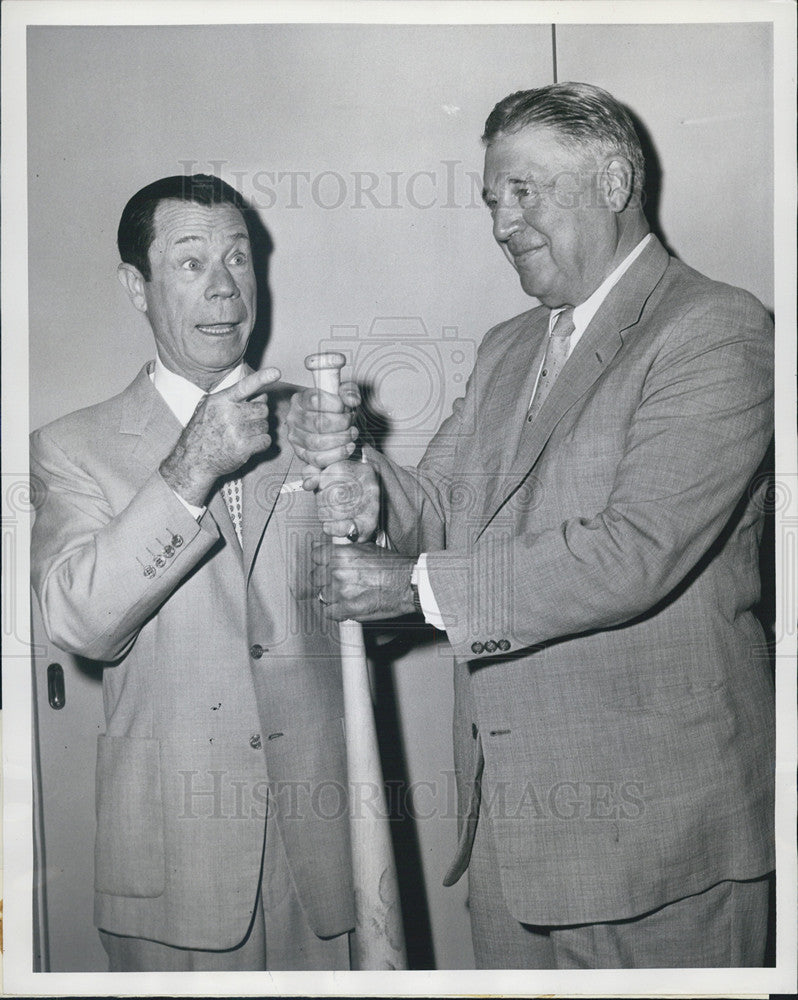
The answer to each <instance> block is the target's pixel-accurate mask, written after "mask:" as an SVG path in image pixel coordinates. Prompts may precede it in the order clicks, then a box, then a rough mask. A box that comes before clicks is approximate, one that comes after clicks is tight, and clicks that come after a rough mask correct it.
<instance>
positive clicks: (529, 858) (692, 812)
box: [289, 83, 774, 969]
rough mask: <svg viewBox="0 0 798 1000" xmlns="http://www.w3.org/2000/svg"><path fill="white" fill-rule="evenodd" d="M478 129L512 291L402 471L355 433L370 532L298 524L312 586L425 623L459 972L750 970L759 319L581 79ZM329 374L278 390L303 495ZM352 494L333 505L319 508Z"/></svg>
mask: <svg viewBox="0 0 798 1000" xmlns="http://www.w3.org/2000/svg"><path fill="white" fill-rule="evenodd" d="M483 139H484V142H485V147H486V149H485V171H484V191H483V196H484V201H485V204H486V206H487V207H488V209H489V211H490V214H491V218H492V223H493V234H494V237H495V238H496V241H497V242H498V243H499V246H500V247H501V249H502V251H503V252H504V254H505V256H506V257H507V259H508V260H509V261H510V263H511V264H512V266H513V267H514V268H515V269H516V271H517V272H518V276H519V279H520V281H521V285H522V287H523V289H524V290H525V291H526V292H527V293H528V294H529V295H530V296H533V297H534V298H535V299H536V300H537V301H538V303H539V304H538V305H536V306H535V307H534V308H532V309H531V310H529V311H528V312H525V313H523V314H522V315H520V316H516V317H515V318H513V319H510V320H508V321H506V322H503V323H500V324H499V325H498V326H496V327H494V328H493V329H492V330H490V331H489V332H488V333H487V334H486V335H485V337H484V339H483V341H482V344H481V347H480V349H479V353H478V357H477V360H476V364H475V367H474V370H473V372H472V374H471V377H470V380H469V382H468V385H467V388H466V391H465V395H464V397H463V398H462V399H460V400H458V401H457V402H456V403H455V405H454V408H453V412H452V414H451V415H450V416H449V417H448V419H447V420H446V421H445V422H444V423H443V425H442V426H441V428H440V429H439V431H438V433H437V434H436V435H435V437H434V438H433V440H432V442H431V443H430V445H429V447H428V449H427V452H426V454H425V456H424V458H423V459H422V461H421V462H420V464H419V466H418V467H417V468H415V469H407V468H400V467H398V466H397V465H396V464H394V463H393V462H391V461H389V460H388V459H387V458H386V457H385V456H383V455H382V454H380V453H379V452H378V451H377V450H375V449H374V448H371V447H368V446H365V447H364V449H363V451H364V454H365V457H366V458H367V460H368V463H369V466H370V467H371V468H372V469H373V470H374V471H375V472H376V475H377V476H378V478H379V480H380V482H381V486H382V490H383V503H384V510H383V513H382V522H381V527H382V528H383V529H384V530H385V532H386V534H387V535H388V537H389V539H390V542H391V548H390V549H389V550H385V549H383V548H379V547H377V546H375V545H373V544H371V543H368V542H362V543H361V544H356V545H351V546H332V545H329V544H326V543H324V544H322V545H320V546H319V547H318V548H317V549H316V551H315V554H314V559H315V578H314V584H315V585H316V586H318V588H319V589H320V596H321V598H322V599H323V602H324V604H325V613H326V614H327V615H328V616H329V617H331V618H333V619H338V620H343V619H347V618H356V619H359V620H361V621H369V620H377V619H383V618H388V617H392V616H396V615H401V614H405V613H408V612H412V611H413V609H414V608H416V609H418V610H419V611H421V612H422V613H423V615H424V616H425V618H426V619H427V621H428V622H429V623H431V624H432V625H434V626H436V627H437V628H440V629H444V630H445V631H446V635H447V637H448V640H449V642H450V644H451V647H452V650H453V653H454V660H455V664H454V682H455V719H454V743H455V763H456V771H457V779H458V793H459V804H460V837H459V843H458V846H457V850H456V852H455V856H454V858H453V860H452V863H451V866H450V868H449V871H448V872H447V873H446V877H445V881H446V883H447V884H450V883H452V882H454V881H455V880H456V879H458V878H459V877H460V876H461V875H462V874H463V873H464V872H465V871H466V870H468V877H469V889H470V914H471V921H472V932H473V939H474V948H475V954H476V959H477V964H478V965H479V966H480V967H486V968H558V969H560V968H562V969H565V968H631V967H636V968H656V967H700V966H704V967H713V966H714V967H718V966H726V967H728V966H755V965H761V964H762V962H763V958H764V949H765V941H766V932H767V910H768V886H769V880H768V873H769V872H770V871H771V869H772V868H773V864H774V856H773V774H774V767H773V761H774V745H773V730H774V726H773V688H772V678H771V673H770V670H769V667H768V662H767V658H766V657H764V656H763V655H762V650H763V648H764V645H765V643H764V636H763V633H762V630H761V628H760V625H759V623H758V621H757V619H756V618H755V616H754V612H753V608H754V606H755V605H756V603H757V601H758V599H759V593H760V582H759V571H758V546H759V541H760V538H761V533H762V522H763V517H762V511H763V504H762V497H761V495H760V494H761V490H762V488H763V482H762V480H761V478H760V479H756V473H757V470H758V468H759V466H760V463H761V462H762V460H763V457H764V455H765V453H766V450H767V448H768V444H769V441H770V438H771V435H772V421H773V412H772V352H773V344H772V324H771V321H770V318H769V316H768V314H767V313H766V311H765V309H764V308H763V307H762V305H761V304H760V303H759V302H758V301H757V300H756V299H754V298H753V297H752V296H751V295H750V294H748V293H747V292H745V291H742V290H741V289H739V288H733V287H730V286H728V285H724V284H721V283H719V282H716V281H712V280H710V279H709V278H707V277H705V276H703V275H701V274H699V273H697V272H696V271H694V270H692V269H691V268H690V267H688V266H687V265H686V264H683V263H682V262H681V261H679V260H677V259H676V258H674V257H672V256H670V255H669V253H668V251H667V250H666V249H665V247H664V246H663V245H662V244H661V243H660V241H659V240H658V239H657V238H656V236H655V235H654V234H653V233H651V231H650V228H649V224H648V221H647V219H646V216H645V214H644V211H643V204H642V190H643V156H642V152H641V148H640V142H639V139H638V136H637V134H636V133H635V129H634V126H633V124H632V121H631V119H630V117H629V115H628V113H627V112H626V111H625V109H624V108H623V107H622V106H621V105H620V104H619V103H618V101H616V100H615V99H614V98H613V97H612V96H611V95H610V94H608V93H606V92H605V91H603V90H600V89H599V88H597V87H593V86H590V85H587V84H577V83H561V84H555V85H552V86H548V87H542V88H540V89H538V90H530V91H523V92H520V93H516V94H512V95H510V96H509V97H507V98H505V99H504V100H502V101H501V102H500V103H499V104H497V105H496V107H495V108H494V110H493V111H492V113H491V114H490V116H489V118H488V120H487V123H486V128H485V134H484V137H483ZM355 374H357V373H355ZM352 390H353V387H352V385H351V384H350V385H348V386H344V388H343V390H342V392H341V394H340V398H339V397H335V396H333V395H325V394H323V393H317V392H310V391H308V392H304V393H301V394H299V395H298V396H296V397H294V400H293V402H292V410H291V414H290V415H289V425H290V427H291V431H290V437H291V440H292V442H293V444H294V447H295V449H296V450H297V453H298V455H299V457H300V458H301V459H302V460H303V461H304V462H305V463H306V485H307V486H309V487H314V486H316V485H317V483H318V481H319V475H318V471H317V470H318V469H321V468H322V467H324V466H327V465H329V464H330V463H332V462H339V461H340V460H341V459H343V458H344V457H345V448H346V445H347V443H348V442H349V441H350V439H351V435H352V423H353V420H354V417H353V413H352V409H351V407H350V406H349V405H347V404H349V403H351V400H352V398H353V396H352ZM348 464H350V463H348ZM351 466H352V470H351V472H350V473H349V474H351V475H359V476H361V477H363V476H367V475H368V474H369V473H368V472H367V471H366V472H364V471H363V470H364V469H368V468H369V466H360V465H356V464H355V463H351ZM342 469H343V471H342ZM345 472H346V467H342V466H341V465H340V464H338V465H336V467H335V469H334V470H328V469H325V471H324V473H323V474H322V475H323V477H324V478H323V480H322V486H325V484H326V482H327V481H328V480H329V479H330V477H331V476H334V475H336V474H337V475H341V474H344V473H345ZM752 483H753V484H756V483H759V486H758V487H757V486H756V485H752ZM363 496H364V497H365V496H368V493H367V492H366V491H364V493H363ZM364 503H365V501H364ZM369 503H373V502H372V501H369ZM352 513H353V511H352V508H351V507H350V508H348V509H347V510H340V511H337V510H336V509H335V507H334V504H333V505H332V506H331V507H330V511H329V513H328V515H327V519H328V521H329V527H330V530H331V531H338V530H340V531H341V532H343V530H344V528H345V525H346V517H351V516H352ZM336 522H337V523H336Z"/></svg>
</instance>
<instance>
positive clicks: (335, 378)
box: [305, 351, 349, 545]
mask: <svg viewBox="0 0 798 1000" xmlns="http://www.w3.org/2000/svg"><path fill="white" fill-rule="evenodd" d="M345 364H346V358H345V356H344V355H343V354H339V353H338V351H327V352H326V353H323V354H309V355H308V356H307V357H306V358H305V368H307V370H308V371H309V372H313V384H314V385H315V387H316V388H317V389H321V390H322V392H329V393H330V394H331V395H333V396H337V395H338V387H339V386H340V384H341V369H342V368H343V367H344V365H345ZM333 545H349V539H348V538H340V537H338V536H335V537H334V538H333Z"/></svg>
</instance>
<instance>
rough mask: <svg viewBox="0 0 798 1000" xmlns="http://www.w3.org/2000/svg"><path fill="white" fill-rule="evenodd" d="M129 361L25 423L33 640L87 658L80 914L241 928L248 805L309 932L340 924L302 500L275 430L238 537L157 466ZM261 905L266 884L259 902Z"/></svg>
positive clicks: (341, 824) (245, 919)
mask: <svg viewBox="0 0 798 1000" xmlns="http://www.w3.org/2000/svg"><path fill="white" fill-rule="evenodd" d="M148 368H149V366H145V368H144V369H142V371H141V372H140V373H139V375H138V377H137V378H136V379H135V380H134V382H133V383H132V384H131V385H130V386H129V387H128V388H127V389H125V390H124V392H122V393H121V394H120V395H118V396H116V397H114V398H113V399H110V400H108V401H107V402H104V403H100V404H99V405H97V406H92V407H89V408H87V409H84V410H80V411H78V412H76V413H72V414H70V415H69V416H67V417H64V418H62V419H60V420H57V421H55V422H54V423H52V424H50V425H48V426H47V427H44V428H42V429H41V430H39V431H36V432H35V433H34V434H33V435H32V458H31V469H32V474H33V475H34V476H38V477H40V479H41V481H42V483H43V485H44V487H45V490H44V501H43V503H42V505H41V506H40V508H39V509H38V511H37V515H36V521H35V524H34V527H33V533H32V576H33V584H34V588H35V591H36V593H37V595H38V597H39V600H40V602H41V607H42V613H43V617H44V622H45V626H46V629H47V632H48V635H49V636H50V638H51V639H52V641H53V642H54V643H55V644H56V645H58V646H60V647H61V648H62V649H65V650H69V651H71V652H74V653H78V654H81V655H83V656H86V657H90V658H92V659H94V660H100V661H102V662H103V663H104V664H105V669H104V670H103V698H104V704H105V715H106V722H107V727H106V733H105V734H104V735H103V736H101V737H100V738H99V747H98V760H97V839H96V851H95V862H96V863H95V890H96V895H95V922H96V923H97V925H98V926H99V927H102V928H103V929H105V930H107V931H111V932H114V933H117V934H126V935H133V936H136V937H145V938H151V939H154V940H158V941H163V942H166V943H167V944H171V945H177V946H182V947H191V948H229V947H233V946H235V945H237V944H238V943H240V941H241V940H242V939H243V938H244V936H245V934H246V932H247V929H248V927H249V923H250V919H251V917H252V913H253V908H254V905H255V901H256V894H257V890H258V884H259V872H260V866H261V858H262V852H263V846H264V831H265V816H266V810H267V803H268V810H269V815H270V817H271V816H272V814H273V810H274V815H275V816H276V820H277V822H278V824H279V827H280V830H281V834H282V839H283V842H284V844H285V849H286V853H287V856H288V861H289V865H290V868H291V872H292V876H293V880H294V883H295V886H296V890H297V892H298V895H299V899H300V901H301V903H302V906H303V908H304V910H305V913H306V915H307V918H308V921H309V923H310V925H311V926H312V928H313V930H314V931H315V932H316V933H317V934H319V935H320V936H332V935H335V934H339V933H341V932H343V931H346V930H348V929H350V928H351V927H352V925H353V923H354V919H353V902H352V887H351V874H350V861H349V839H348V838H349V833H348V825H347V799H346V795H347V793H346V764H345V753H344V742H343V704H342V693H341V674H340V660H339V655H338V648H337V642H338V637H337V632H336V631H335V630H333V629H331V627H330V626H329V625H325V624H324V623H323V619H322V617H321V615H320V614H319V605H318V601H317V600H316V595H315V594H312V593H310V592H309V579H310V573H309V546H310V541H311V539H312V538H313V537H314V536H315V535H316V534H317V533H318V531H319V529H318V526H317V523H316V522H317V518H316V514H315V509H314V507H315V501H314V498H313V496H312V495H311V494H309V493H305V492H304V491H303V490H301V489H298V490H294V491H290V492H287V491H286V484H287V483H289V482H291V481H292V474H293V479H294V480H296V479H297V478H298V477H299V475H300V469H299V466H298V465H297V464H296V463H295V462H294V460H293V453H292V450H291V448H290V446H289V445H288V443H287V442H286V441H284V440H283V436H282V422H281V416H282V413H283V411H284V407H285V406H286V405H287V402H288V398H289V396H290V392H291V391H292V389H291V387H288V386H285V385H282V386H276V387H274V388H272V389H271V390H270V392H269V401H270V407H271V412H272V414H273V415H274V417H275V419H274V420H273V424H274V426H273V428H272V437H273V442H274V443H273V445H272V446H271V447H270V449H269V451H268V452H267V453H265V454H262V455H259V456H255V457H254V459H253V460H251V461H250V463H249V464H248V466H247V467H246V469H245V470H244V474H243V477H242V479H243V509H244V517H243V522H244V524H243V551H242V547H241V546H240V545H239V543H238V541H237V539H236V537H235V532H234V529H233V525H232V522H231V519H230V516H229V514H228V512H227V508H226V507H225V504H224V501H223V499H222V498H221V496H220V495H219V494H218V493H217V494H215V495H214V496H213V497H212V499H211V500H210V501H209V505H208V509H207V511H206V512H205V514H204V515H203V517H202V518H201V519H200V521H199V522H198V521H197V520H195V519H194V518H193V517H192V516H191V515H190V514H189V513H188V511H187V510H186V509H185V507H184V506H183V504H182V503H181V502H180V501H179V500H178V499H177V498H176V497H175V495H174V493H173V492H172V490H170V489H169V487H168V486H167V485H166V483H165V482H164V480H163V479H162V478H161V476H160V474H159V472H158V471H157V470H158V465H159V464H160V462H161V460H162V459H163V458H164V457H165V456H166V455H167V454H168V452H169V451H170V450H171V449H172V447H173V446H174V444H175V442H176V440H177V438H178V436H179V435H180V432H181V427H180V425H179V423H178V421H177V420H176V419H175V417H174V416H173V415H172V413H171V411H170V410H169V408H168V407H167V405H166V403H165V402H164V401H163V399H162V398H161V396H160V395H159V394H158V392H157V391H156V390H155V388H154V387H153V385H152V383H151V380H150V378H149V371H148ZM275 902H278V901H275Z"/></svg>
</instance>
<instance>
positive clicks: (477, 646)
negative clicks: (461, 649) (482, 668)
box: [471, 642, 485, 653]
mask: <svg viewBox="0 0 798 1000" xmlns="http://www.w3.org/2000/svg"><path fill="white" fill-rule="evenodd" d="M484 648H485V647H484V646H483V645H482V643H481V642H472V643H471V652H472V653H481V652H482V650H483V649H484Z"/></svg>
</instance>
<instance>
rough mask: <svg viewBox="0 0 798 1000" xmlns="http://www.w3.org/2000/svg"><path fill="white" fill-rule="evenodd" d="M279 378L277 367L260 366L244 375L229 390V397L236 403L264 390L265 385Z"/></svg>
mask: <svg viewBox="0 0 798 1000" xmlns="http://www.w3.org/2000/svg"><path fill="white" fill-rule="evenodd" d="M279 378H280V369H279V368H261V369H260V370H259V371H256V372H252V374H251V375H246V376H245V377H244V378H242V379H241V381H240V382H238V383H237V384H236V385H234V386H232V387H231V388H230V390H229V392H230V398H231V399H233V400H235V402H237V403H241V402H243V400H245V399H251V398H252V397H253V396H258V395H260V394H261V393H262V392H265V391H266V389H267V387H268V386H270V385H271V384H272V383H273V382H276V381H277V380H278V379H279Z"/></svg>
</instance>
